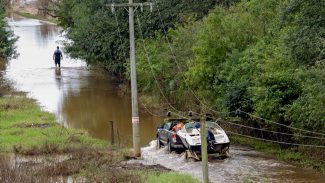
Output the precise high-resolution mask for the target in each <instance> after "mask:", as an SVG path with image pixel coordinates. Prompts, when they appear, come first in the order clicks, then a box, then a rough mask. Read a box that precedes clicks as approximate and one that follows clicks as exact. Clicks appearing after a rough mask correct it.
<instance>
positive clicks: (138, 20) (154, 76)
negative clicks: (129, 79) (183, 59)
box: [137, 17, 183, 117]
mask: <svg viewBox="0 0 325 183" xmlns="http://www.w3.org/2000/svg"><path fill="white" fill-rule="evenodd" d="M137 22H138V26H139V29H140V35H141V38H142V43H143V49H144V51H145V55H146V57H147V62H148V65H149V67H150V71H151V74H152V76H153V78H154V79H155V83H156V85H157V87H158V89H159V91H160V93H161V95H162V96H163V98H164V99H165V101H166V103H167V104H168V105H169V106H170V107H171V108H172V109H173V110H175V111H176V112H177V113H182V112H183V111H179V110H177V109H176V108H175V107H174V106H173V105H172V104H170V102H169V101H168V99H167V97H166V95H165V94H164V92H163V91H162V88H161V86H160V84H159V82H158V79H157V77H156V74H155V73H154V71H153V68H152V63H151V60H150V57H149V54H148V50H147V47H146V43H145V41H144V36H143V32H142V24H141V22H140V19H139V17H137ZM177 113H176V114H177ZM177 115H178V114H177ZM179 116H180V115H179ZM180 117H183V116H180Z"/></svg>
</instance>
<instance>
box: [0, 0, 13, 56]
mask: <svg viewBox="0 0 325 183" xmlns="http://www.w3.org/2000/svg"><path fill="white" fill-rule="evenodd" d="M7 3H8V1H5V0H1V1H0V60H6V59H9V58H11V57H14V56H16V55H17V54H16V52H15V47H14V44H15V42H16V40H17V38H16V37H14V35H13V33H12V32H11V31H10V30H8V27H7V22H6V20H5V12H6V7H7V5H8V4H7Z"/></svg>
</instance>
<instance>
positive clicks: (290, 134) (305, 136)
mask: <svg viewBox="0 0 325 183" xmlns="http://www.w3.org/2000/svg"><path fill="white" fill-rule="evenodd" d="M216 122H223V123H228V124H231V125H235V126H240V127H243V128H249V129H253V130H260V131H264V132H270V133H277V134H281V135H289V136H297V137H304V138H314V139H321V140H324V139H325V138H322V137H312V136H307V135H299V134H292V133H284V132H277V131H272V130H265V129H260V128H254V127H250V126H246V125H242V124H237V123H233V122H229V121H223V120H217V121H216Z"/></svg>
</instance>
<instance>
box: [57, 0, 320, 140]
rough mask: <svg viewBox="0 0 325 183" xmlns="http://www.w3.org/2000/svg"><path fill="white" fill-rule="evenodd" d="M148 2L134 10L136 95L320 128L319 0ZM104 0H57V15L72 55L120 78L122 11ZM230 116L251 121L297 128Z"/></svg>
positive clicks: (124, 65) (124, 68)
mask: <svg viewBox="0 0 325 183" xmlns="http://www.w3.org/2000/svg"><path fill="white" fill-rule="evenodd" d="M116 2H122V1H116ZM153 2H155V3H157V4H156V6H155V7H154V11H153V12H152V13H150V12H149V11H148V10H145V11H144V12H140V11H139V9H138V12H137V13H136V16H137V17H139V22H138V21H137V18H136V22H137V25H136V29H137V61H138V62H137V69H138V84H139V90H140V92H141V93H142V94H143V95H148V96H154V97H156V98H159V99H160V101H161V102H162V103H171V104H173V105H175V104H176V105H177V107H178V108H179V109H182V110H188V109H192V110H193V109H195V108H198V106H200V105H201V106H202V101H204V102H203V103H205V104H208V105H209V106H211V107H212V108H213V109H215V110H217V111H221V112H226V113H227V112H233V111H236V110H237V109H240V110H242V111H245V112H248V113H251V114H254V115H256V116H260V117H262V118H265V119H268V120H273V121H276V122H278V123H281V124H284V125H288V126H292V127H296V128H302V129H306V130H311V131H317V132H320V133H325V125H324V124H325V94H324V91H325V85H324V84H323V83H324V79H325V72H324V71H325V63H324V57H325V55H324V53H325V24H324V22H325V12H324V11H325V1H324V0H321V1H316V0H310V1H304V0H290V1H286V0H267V1H260V0H242V1H240V2H239V1H237V0H224V1H212V0H211V1H209V0H204V1H199V0H192V1H191V2H189V1H185V0H177V1H164V0H154V1H153ZM216 2H218V3H220V4H218V5H216ZM234 2H237V3H236V4H235V3H234ZM110 3H112V1H109V0H100V1H92V0H84V1H80V0H61V1H60V7H59V9H58V10H57V16H59V17H60V18H59V21H60V24H61V25H62V26H63V27H64V28H65V30H66V32H67V37H68V38H69V39H70V42H67V43H66V44H67V47H66V48H67V51H69V52H70V53H71V55H72V56H74V57H79V58H83V59H85V60H86V61H87V62H88V63H89V64H102V65H103V66H104V67H106V68H107V69H108V70H109V71H110V72H114V73H120V74H121V73H126V74H125V76H127V75H128V72H129V70H128V68H129V65H128V62H125V61H126V59H127V57H128V44H129V43H128V24H127V22H128V20H127V19H128V14H127V12H126V11H124V10H123V9H118V8H116V9H115V13H112V12H111V10H110V6H107V5H108V4H110ZM212 9H213V10H212ZM202 18H203V19H202ZM139 23H140V24H139ZM140 33H141V34H140ZM237 115H241V116H242V117H244V118H245V119H246V122H245V123H246V124H248V125H250V126H253V127H259V128H263V129H269V130H277V131H281V132H286V133H294V134H300V133H302V132H301V131H294V130H292V129H289V128H284V127H283V126H279V125H275V124H274V123H268V122H267V121H263V120H259V119H256V118H251V117H249V116H247V115H243V114H237ZM261 135H263V134H261ZM264 135H265V134H264ZM308 135H311V134H308ZM269 138H273V139H274V138H276V139H277V140H279V139H278V138H279V137H278V136H276V137H275V136H270V137H269ZM297 139H298V138H291V136H289V137H285V139H284V140H286V141H295V140H297ZM298 140H300V141H301V142H302V141H303V140H304V139H298Z"/></svg>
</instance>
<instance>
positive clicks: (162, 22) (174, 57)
mask: <svg viewBox="0 0 325 183" xmlns="http://www.w3.org/2000/svg"><path fill="white" fill-rule="evenodd" d="M155 3H156V6H157V10H158V15H159V18H160V23H161V25H162V26H163V32H164V34H165V35H164V36H165V38H166V40H167V43H168V46H169V49H170V52H171V53H172V56H173V60H174V62H175V63H176V66H177V68H178V70H179V71H180V72H181V73H183V71H182V69H181V67H180V65H179V63H178V61H177V58H176V55H175V52H174V51H173V48H172V45H171V41H170V40H169V38H168V37H167V32H166V30H165V28H166V26H165V23H164V21H163V20H162V16H161V12H160V9H159V5H158V2H157V0H155ZM181 76H182V78H183V80H184V83H185V85H186V87H187V88H188V90H189V91H190V92H191V93H192V94H193V96H194V97H195V98H196V100H197V101H198V102H199V103H200V104H201V105H204V106H205V108H206V109H209V110H210V111H213V112H215V113H218V114H222V112H219V111H216V110H214V109H213V108H211V107H210V106H209V105H208V104H207V102H206V101H205V99H204V98H202V100H203V101H201V99H200V98H199V97H198V95H197V94H196V93H195V92H194V91H193V89H192V88H191V87H190V86H189V85H188V84H187V82H186V79H185V77H184V76H183V75H181ZM200 107H201V106H200Z"/></svg>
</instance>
